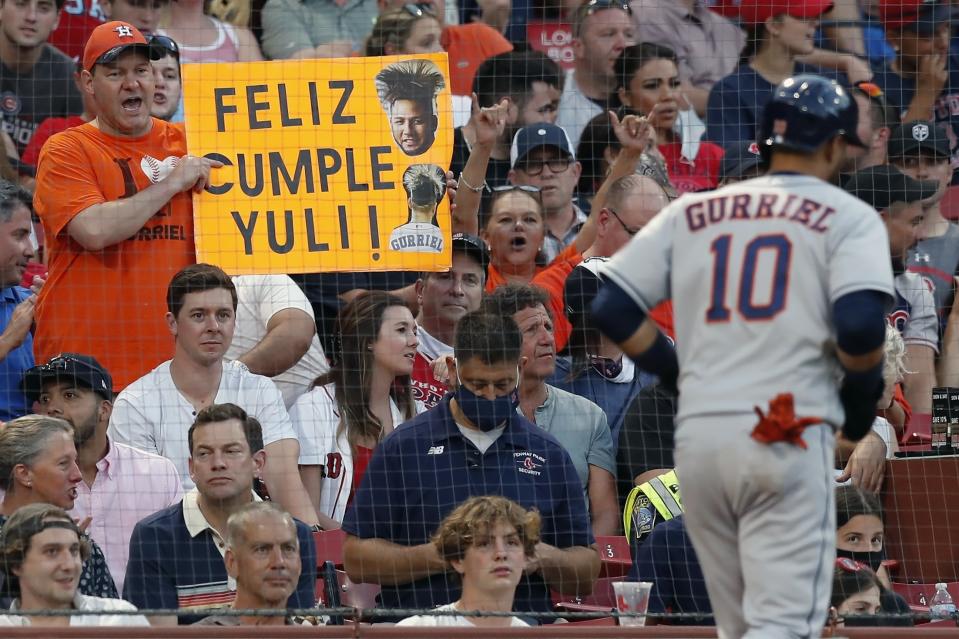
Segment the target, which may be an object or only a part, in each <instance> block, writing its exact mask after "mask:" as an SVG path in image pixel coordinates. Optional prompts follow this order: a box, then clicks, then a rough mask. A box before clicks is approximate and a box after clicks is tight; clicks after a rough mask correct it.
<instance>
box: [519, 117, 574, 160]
mask: <svg viewBox="0 0 959 639" xmlns="http://www.w3.org/2000/svg"><path fill="white" fill-rule="evenodd" d="M541 146H554V147H556V148H557V149H559V150H560V151H562V152H563V153H565V154H566V155H568V156H569V157H570V159H572V160H575V159H576V154H575V153H573V145H572V144H570V142H569V136H568V135H566V131H564V130H563V128H562V127H559V126H556V125H555V124H549V123H547V122H540V123H539V124H531V125H529V126H524V127H523V128H522V129H520V130H519V131H517V132H516V135H515V136H513V145H512V146H511V147H510V150H509V166H510V168H512V169H515V168H516V165H517V164H519V163H520V162H522V161H523V160H524V159H525V158H526V156H527V155H529V153H530V151H533V150H534V149H538V148H539V147H541Z"/></svg>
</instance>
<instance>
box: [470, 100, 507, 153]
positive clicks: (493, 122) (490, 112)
mask: <svg viewBox="0 0 959 639" xmlns="http://www.w3.org/2000/svg"><path fill="white" fill-rule="evenodd" d="M508 112H509V100H508V99H507V98H503V99H502V100H500V101H499V102H498V103H497V104H494V105H493V106H491V107H480V105H479V100H477V99H476V94H475V93H474V94H473V96H472V106H471V108H470V125H471V128H472V129H473V136H474V141H473V145H474V146H482V147H487V148H490V147H492V146H493V145H494V144H496V141H497V140H499V138H500V136H501V135H503V131H504V130H505V129H506V117H507V115H508Z"/></svg>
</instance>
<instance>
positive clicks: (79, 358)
mask: <svg viewBox="0 0 959 639" xmlns="http://www.w3.org/2000/svg"><path fill="white" fill-rule="evenodd" d="M49 381H68V382H73V383H74V384H76V385H77V386H81V387H83V388H89V389H90V390H92V391H93V392H95V393H97V394H99V395H101V396H102V397H103V398H104V399H107V400H110V401H111V402H112V401H113V380H112V379H111V378H110V373H108V372H107V370H106V369H105V368H103V366H102V365H100V362H98V361H97V360H96V358H95V357H93V356H92V355H80V354H78V353H61V354H59V355H57V356H56V357H53V358H51V359H50V361H49V362H47V363H46V364H40V365H38V366H34V367H33V368H30V369H27V371H26V372H25V373H24V374H23V380H22V382H21V384H20V385H21V387H22V388H23V392H24V393H26V395H27V399H29V400H30V401H36V400H37V398H38V397H39V396H40V393H42V392H43V385H44V384H46V383H47V382H49Z"/></svg>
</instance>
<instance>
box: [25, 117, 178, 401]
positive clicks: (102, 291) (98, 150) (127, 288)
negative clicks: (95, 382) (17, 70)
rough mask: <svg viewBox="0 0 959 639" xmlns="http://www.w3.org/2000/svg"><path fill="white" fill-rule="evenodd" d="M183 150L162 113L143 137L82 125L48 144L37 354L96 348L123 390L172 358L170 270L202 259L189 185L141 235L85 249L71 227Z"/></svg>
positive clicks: (155, 176) (149, 180)
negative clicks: (43, 273)
mask: <svg viewBox="0 0 959 639" xmlns="http://www.w3.org/2000/svg"><path fill="white" fill-rule="evenodd" d="M183 155H186V134H185V132H184V130H183V128H182V127H181V126H177V125H172V124H169V123H167V122H163V121H161V120H157V119H154V120H153V127H152V128H151V130H150V132H149V133H148V134H146V135H144V136H142V137H138V138H117V137H114V136H110V135H106V134H105V133H103V132H101V131H100V130H99V129H97V128H96V127H95V126H93V125H91V124H84V125H82V126H78V127H75V128H72V129H68V130H66V131H64V132H62V133H58V134H56V135H54V136H52V137H51V138H50V139H49V140H48V141H47V143H46V144H45V145H44V147H43V150H42V151H41V152H40V160H39V162H38V168H37V186H36V193H35V196H34V206H35V208H36V212H37V215H39V216H40V220H41V221H42V222H43V230H44V234H45V236H46V250H47V251H48V253H47V254H48V256H49V263H48V265H49V270H50V275H49V279H48V280H47V283H46V284H45V285H44V287H43V290H42V291H41V292H40V297H39V299H38V301H37V311H36V313H37V315H36V317H37V333H36V336H35V338H34V351H35V353H36V358H37V361H38V362H44V361H47V359H49V358H50V357H52V356H53V355H56V354H58V353H61V352H74V353H85V354H89V355H93V356H94V357H96V358H97V359H98V360H100V363H101V364H103V365H104V366H105V367H106V369H107V370H108V371H109V372H110V375H111V376H112V377H113V385H114V389H115V390H117V391H119V390H121V389H122V388H124V387H125V386H127V385H128V384H130V383H131V382H133V381H134V380H136V379H138V378H139V377H141V376H142V375H143V374H145V373H146V372H148V371H150V370H151V369H152V368H153V367H155V366H156V365H157V364H159V363H161V362H163V361H165V360H167V359H170V357H172V356H173V337H172V336H171V335H170V331H169V329H168V328H167V325H166V321H165V320H164V314H165V313H166V290H167V285H168V284H169V283H170V279H171V278H172V277H173V275H174V274H175V273H176V272H177V271H179V270H180V269H181V268H183V267H184V266H187V265H188V264H192V263H193V262H194V261H195V259H196V258H195V252H194V244H193V203H192V200H191V195H190V192H189V191H188V192H186V193H178V194H177V195H176V196H174V197H173V198H172V199H171V200H170V201H169V202H168V203H167V204H166V205H165V206H164V207H163V208H161V209H160V210H159V211H158V212H157V213H156V214H155V215H154V216H153V217H151V218H150V219H149V220H148V221H147V223H146V224H144V226H143V228H141V229H140V230H139V231H138V232H137V234H136V235H134V236H133V237H131V238H129V239H127V240H124V241H122V242H120V243H119V244H114V245H113V246H109V247H107V248H105V249H103V250H102V251H88V250H86V249H84V248H83V247H82V246H80V244H78V243H77V242H76V241H75V240H74V239H72V238H71V237H70V236H69V234H68V232H67V225H68V224H69V223H70V221H71V220H73V218H75V217H76V216H77V215H78V214H80V213H82V212H83V211H85V210H86V209H88V208H89V207H91V206H93V205H95V204H100V203H102V202H111V201H114V200H119V199H121V198H124V197H130V196H132V195H134V194H136V193H138V192H140V191H142V190H144V189H146V188H148V187H149V186H151V185H152V184H154V183H156V182H157V181H159V180H160V179H162V178H164V177H165V176H166V175H167V174H168V172H169V171H170V170H172V168H173V158H177V159H178V158H180V157H181V156H183Z"/></svg>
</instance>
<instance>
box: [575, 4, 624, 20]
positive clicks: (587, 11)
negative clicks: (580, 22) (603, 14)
mask: <svg viewBox="0 0 959 639" xmlns="http://www.w3.org/2000/svg"><path fill="white" fill-rule="evenodd" d="M604 9H622V10H623V11H625V12H626V13H627V14H629V15H633V9H632V7H630V6H629V2H627V1H626V0H589V2H587V3H586V4H583V5H581V6H580V7H579V9H578V11H579V12H580V15H581V16H582V17H583V18H585V17H586V16H591V15H593V14H594V13H596V12H597V11H602V10H604Z"/></svg>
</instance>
